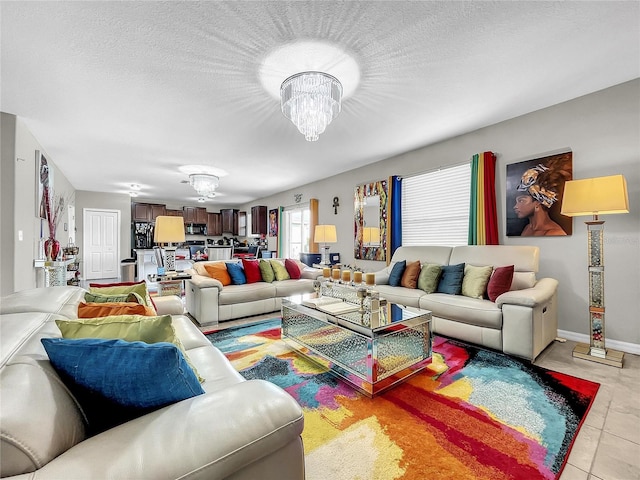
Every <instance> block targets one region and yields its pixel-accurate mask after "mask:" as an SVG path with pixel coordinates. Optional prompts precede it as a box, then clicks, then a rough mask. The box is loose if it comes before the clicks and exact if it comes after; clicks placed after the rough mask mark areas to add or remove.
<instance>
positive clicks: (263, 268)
mask: <svg viewBox="0 0 640 480" xmlns="http://www.w3.org/2000/svg"><path fill="white" fill-rule="evenodd" d="M258 266H259V268H260V275H261V276H262V281H263V282H267V283H271V282H273V281H274V280H275V278H276V276H275V274H274V273H273V268H271V263H270V262H268V261H267V260H262V259H261V260H260V263H259V264H258Z"/></svg>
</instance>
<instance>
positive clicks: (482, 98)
mask: <svg viewBox="0 0 640 480" xmlns="http://www.w3.org/2000/svg"><path fill="white" fill-rule="evenodd" d="M639 6H640V3H639V2H636V1H630V2H611V1H606V2H597V1H592V2H564V1H562V2H555V1H548V2H537V1H536V2H526V1H519V2H491V1H483V2H462V1H456V2H445V1H438V2H428V1H424V2H343V1H339V2H338V1H300V2H281V1H264V2H242V1H237V2H184V3H183V2H116V1H113V2H60V1H56V2H8V1H2V2H0V14H1V21H2V25H1V27H2V28H1V42H2V43H1V62H2V63H1V68H2V70H1V74H2V77H1V81H2V84H1V91H0V93H1V97H0V100H1V105H0V107H1V109H2V111H4V112H9V113H14V114H16V115H18V116H20V117H22V118H23V120H24V122H25V123H26V124H27V126H28V127H29V129H30V130H31V131H32V133H33V134H34V135H35V136H36V138H37V139H38V141H39V142H40V143H41V144H42V145H43V147H44V149H45V150H46V151H47V152H48V153H49V155H50V156H51V157H52V159H53V161H54V162H55V163H56V164H57V165H58V166H59V167H60V168H61V169H62V171H63V172H64V174H65V175H66V176H67V178H68V179H69V180H70V181H71V183H72V184H73V185H74V187H76V188H77V189H82V190H90V191H101V192H118V193H126V192H127V191H128V190H129V188H128V185H129V184H131V183H139V184H141V185H142V192H141V197H142V198H144V197H148V198H162V199H167V200H173V199H175V200H176V201H179V202H185V201H188V202H192V201H195V200H196V198H197V195H195V192H194V191H193V189H192V188H191V187H190V186H189V185H186V184H184V183H181V181H182V180H185V179H186V175H185V174H184V173H181V172H180V171H179V167H180V166H183V165H188V164H204V165H210V166H213V167H216V168H218V169H223V170H224V171H226V172H227V175H226V176H224V177H222V178H221V180H220V189H219V195H218V197H217V198H216V199H215V200H214V201H212V202H210V203H211V204H212V205H215V204H217V203H225V204H229V203H230V204H241V203H244V202H248V201H251V200H253V199H255V198H260V197H263V196H267V195H270V194H273V193H276V192H279V191H282V190H285V189H288V188H293V187H295V186H299V185H302V184H305V183H308V182H311V181H314V180H317V179H320V178H325V177H327V176H330V175H334V174H337V173H340V172H343V171H346V170H351V169H353V168H356V167H359V166H362V165H366V164H368V163H372V162H375V161H378V160H381V159H383V158H387V157H390V156H392V155H395V154H398V153H402V152H405V151H408V150H412V149H415V148H418V147H421V146H424V145H428V144H431V143H434V142H437V141H440V140H443V139H446V138H450V137H453V136H456V135H460V134H463V133H465V132H469V131H472V130H475V129H478V128H480V127H483V126H486V125H491V124H494V123H497V122H500V121H502V120H506V119H509V118H513V117H515V116H518V115H522V114H525V113H528V112H531V111H534V110H538V109H540V108H544V107H547V106H549V105H553V104H556V103H559V102H562V101H565V100H569V99H572V98H575V97H578V96H581V95H584V94H587V93H590V92H593V91H597V90H600V89H603V88H606V87H609V86H612V85H616V84H619V83H622V82H625V81H627V80H631V79H633V78H637V77H639V76H640V33H639V32H640V7H639ZM296 42H316V43H317V42H324V43H326V44H328V45H329V46H331V47H334V49H337V50H338V51H342V52H344V53H345V54H346V55H347V56H348V57H349V58H351V59H353V60H355V63H356V67H357V69H356V70H357V71H356V73H357V75H356V76H355V77H356V78H350V79H346V78H345V79H344V81H345V83H348V82H352V83H353V84H354V85H353V88H352V92H351V94H350V95H349V96H348V98H346V100H345V101H344V103H343V109H342V113H341V114H340V115H339V116H338V118H337V119H336V120H335V121H334V122H333V123H332V124H331V125H330V126H329V127H328V128H327V131H326V132H325V133H324V134H323V135H321V136H320V139H319V140H318V141H317V142H313V143H311V142H306V141H305V140H304V137H303V136H302V135H301V134H300V133H299V132H298V131H297V130H296V128H295V127H294V126H293V125H292V124H291V123H290V122H289V121H288V120H287V119H286V118H285V117H284V116H283V115H282V113H281V111H280V104H279V101H278V100H277V99H276V98H274V96H273V95H272V94H273V92H269V91H268V90H269V88H268V87H267V88H265V86H264V85H265V83H264V78H263V77H264V76H265V75H266V76H267V77H269V78H270V81H271V82H272V83H273V82H274V78H275V81H276V83H277V82H280V81H282V80H284V78H285V77H286V76H287V75H288V72H289V73H293V72H295V71H298V70H308V69H309V67H314V68H320V69H324V70H326V71H328V72H329V73H332V69H333V70H334V72H333V73H335V74H336V75H339V73H340V72H339V71H340V68H339V67H340V66H339V65H331V64H327V60H326V59H317V58H314V53H315V51H314V50H313V49H309V51H308V52H306V51H304V52H303V54H302V55H284V56H281V57H282V58H283V60H282V63H283V65H282V66H281V68H280V66H278V67H277V68H276V66H274V62H273V61H272V60H273V58H274V55H273V54H274V52H277V51H279V49H282V48H285V47H287V46H288V45H290V44H293V43H296ZM285 51H287V50H286V49H285ZM275 58H278V57H277V56H276V57H275ZM329 63H331V62H329ZM344 75H349V73H345V74H344ZM278 76H281V78H280V79H279V80H278Z"/></svg>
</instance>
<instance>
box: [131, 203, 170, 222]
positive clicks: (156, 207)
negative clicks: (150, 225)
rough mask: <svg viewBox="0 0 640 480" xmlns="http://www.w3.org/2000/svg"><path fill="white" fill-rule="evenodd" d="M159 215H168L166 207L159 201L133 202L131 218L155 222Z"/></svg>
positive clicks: (135, 220)
mask: <svg viewBox="0 0 640 480" xmlns="http://www.w3.org/2000/svg"><path fill="white" fill-rule="evenodd" d="M159 215H166V207H165V206H164V205H160V204H157V203H132V204H131V218H132V220H133V221H134V222H155V220H156V217H157V216H159Z"/></svg>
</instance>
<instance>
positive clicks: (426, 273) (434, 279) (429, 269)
mask: <svg viewBox="0 0 640 480" xmlns="http://www.w3.org/2000/svg"><path fill="white" fill-rule="evenodd" d="M441 272H442V267H441V266H440V265H437V264H435V263H427V264H425V265H423V267H422V270H420V276H418V288H419V289H420V290H424V291H425V292H427V293H433V292H435V291H436V289H437V288H438V280H440V273H441Z"/></svg>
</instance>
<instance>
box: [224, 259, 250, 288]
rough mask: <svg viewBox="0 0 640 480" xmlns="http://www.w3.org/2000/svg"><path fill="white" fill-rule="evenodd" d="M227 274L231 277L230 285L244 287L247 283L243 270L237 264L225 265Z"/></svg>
mask: <svg viewBox="0 0 640 480" xmlns="http://www.w3.org/2000/svg"><path fill="white" fill-rule="evenodd" d="M227 272H228V273H229V276H230V277H231V283H233V284H234V285H244V284H245V283H247V276H246V275H245V274H244V269H243V268H242V266H241V265H240V264H238V263H231V262H229V263H227Z"/></svg>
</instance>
